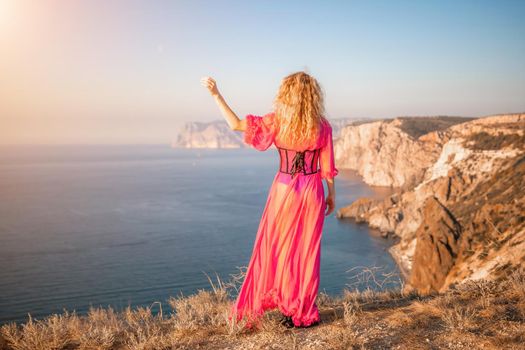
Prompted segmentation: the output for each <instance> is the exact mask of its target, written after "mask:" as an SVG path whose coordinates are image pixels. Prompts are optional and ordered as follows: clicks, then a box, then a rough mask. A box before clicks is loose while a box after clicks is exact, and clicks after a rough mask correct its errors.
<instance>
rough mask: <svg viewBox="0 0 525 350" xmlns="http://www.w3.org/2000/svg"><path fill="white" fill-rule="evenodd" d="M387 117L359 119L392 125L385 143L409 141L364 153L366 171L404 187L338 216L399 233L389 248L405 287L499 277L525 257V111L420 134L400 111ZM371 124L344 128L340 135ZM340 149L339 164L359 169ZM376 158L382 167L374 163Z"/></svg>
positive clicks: (425, 289)
mask: <svg viewBox="0 0 525 350" xmlns="http://www.w3.org/2000/svg"><path fill="white" fill-rule="evenodd" d="M376 123H377V122H376ZM380 123H385V124H387V125H383V126H379V125H372V126H370V125H368V126H366V125H365V126H357V128H366V129H369V130H370V129H373V130H377V129H382V130H386V132H383V133H376V135H377V136H376V137H379V138H382V139H383V142H387V140H390V139H393V140H404V141H402V142H398V143H395V146H396V147H393V146H388V147H387V148H386V149H385V150H381V149H380V150H376V151H372V152H370V151H369V152H368V154H369V155H375V157H370V156H369V157H367V158H366V159H368V162H369V164H367V166H366V167H365V168H361V173H363V176H365V181H366V180H367V178H366V176H367V174H371V178H370V179H368V181H367V182H368V183H373V184H382V185H391V186H394V187H399V191H397V192H396V193H394V194H393V195H391V196H388V197H387V198H385V199H384V200H376V199H371V198H360V199H358V200H356V201H354V202H353V203H351V204H350V205H348V206H345V207H343V208H341V209H339V210H338V212H337V216H338V217H339V218H344V217H349V218H353V219H355V220H356V221H359V222H367V223H368V224H369V225H370V226H371V227H374V228H377V229H379V230H380V231H381V232H383V234H384V235H388V234H392V235H395V236H397V237H398V238H399V242H398V243H396V244H395V245H394V246H392V247H391V248H390V249H389V251H390V253H391V254H392V256H393V257H394V259H395V260H396V262H397V263H398V265H399V267H400V269H401V271H402V273H403V275H404V277H405V281H406V282H407V283H406V286H405V287H406V288H407V289H412V288H415V289H417V290H418V291H420V292H422V293H429V292H431V291H443V290H445V289H447V288H449V287H450V286H451V285H452V284H455V283H462V282H464V281H466V280H469V279H480V278H487V279H496V280H497V279H498V278H502V277H503V276H504V275H506V274H508V273H510V271H512V270H514V269H516V268H517V267H519V266H520V265H522V264H523V263H524V262H525V249H524V248H525V199H524V193H525V190H524V189H525V181H524V179H525V134H524V133H525V115H524V114H506V115H494V116H488V117H482V118H477V119H472V120H468V121H465V122H462V123H455V124H452V125H450V126H448V127H446V128H443V129H439V130H433V131H429V132H427V133H423V134H421V135H419V136H418V138H417V139H414V138H413V137H412V138H411V135H410V132H407V131H403V128H402V127H400V126H399V125H400V124H401V123H402V120H401V119H396V120H394V121H384V122H380ZM405 123H407V124H410V120H406V121H405ZM416 123H417V121H416ZM347 128H349V127H347ZM352 128H354V129H355V127H352ZM363 132H364V131H363V130H343V131H342V135H357V134H359V133H363ZM357 140H358V139H357ZM374 140H375V139H374ZM407 140H409V141H407ZM338 142H340V144H338V145H337V146H338V147H339V148H340V149H357V147H361V146H362V141H356V139H354V142H357V143H358V146H354V148H352V146H348V143H352V140H351V139H347V140H344V139H342V140H339V141H338ZM375 142H376V143H374V141H371V145H376V144H377V142H379V141H377V140H376V141H375ZM388 152H391V153H392V154H391V156H390V157H388ZM338 157H339V158H338V159H343V160H342V161H341V163H339V164H340V165H342V164H348V165H352V168H353V169H356V170H359V163H355V159H356V158H357V156H356V155H354V154H348V155H344V154H343V153H339V154H338ZM344 157H348V158H350V161H349V162H347V163H345V162H344ZM385 162H386V165H385ZM375 167H378V168H379V169H382V170H377V169H376V170H368V169H374V168H375ZM411 179H412V180H411Z"/></svg>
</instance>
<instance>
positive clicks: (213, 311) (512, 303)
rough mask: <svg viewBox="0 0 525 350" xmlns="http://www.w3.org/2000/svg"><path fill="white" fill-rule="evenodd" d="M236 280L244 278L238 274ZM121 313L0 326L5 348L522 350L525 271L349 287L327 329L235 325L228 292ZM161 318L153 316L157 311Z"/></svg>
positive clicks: (329, 305) (272, 317) (328, 315)
mask: <svg viewBox="0 0 525 350" xmlns="http://www.w3.org/2000/svg"><path fill="white" fill-rule="evenodd" d="M240 277H241V278H239V279H238V280H242V276H240ZM235 284H236V283H230V284H228V283H222V284H221V283H220V281H219V284H218V285H217V286H214V285H213V284H212V287H213V289H212V290H200V291H199V292H198V293H196V294H194V295H190V296H180V297H177V298H174V297H172V298H170V299H169V300H168V304H169V306H170V309H168V308H167V307H166V306H165V305H164V304H162V303H160V304H159V303H154V305H152V306H151V307H146V308H138V309H131V308H127V309H125V310H123V311H121V312H116V311H114V310H113V309H102V308H92V309H91V310H90V311H89V313H88V315H85V316H79V315H77V314H75V313H70V312H65V313H63V314H61V315H52V316H50V317H48V318H46V319H43V320H32V319H31V320H30V321H28V322H27V323H25V324H23V325H16V324H14V323H12V324H7V325H4V326H2V327H1V328H0V349H5V350H14V349H64V350H65V349H98V350H109V349H116V350H120V349H146V350H147V349H164V350H167V349H188V350H189V349H214V350H215V349H238V350H244V349H312V350H314V349H315V350H317V349H330V350H339V349H341V350H342V349H345V350H346V349H489V350H491V349H494V350H496V349H498V350H499V349H523V344H524V343H525V271H523V270H516V271H514V272H513V273H512V274H510V275H508V276H506V278H505V279H503V280H501V281H498V282H494V281H486V280H478V281H470V282H468V283H465V284H462V285H458V286H457V287H454V288H451V289H450V290H448V291H446V292H444V293H439V294H438V293H433V294H429V295H425V296H422V295H419V294H418V293H416V292H415V291H412V292H403V291H401V290H389V291H380V290H379V291H373V290H372V289H370V290H368V291H365V292H357V291H351V290H348V289H347V290H345V293H344V294H343V295H341V296H340V297H337V298H331V297H329V296H327V295H326V294H323V293H321V294H319V296H318V299H317V304H318V306H319V311H320V313H321V323H320V324H319V325H318V326H315V327H311V328H302V329H301V328H292V329H287V328H285V327H284V326H283V325H280V324H279V323H278V319H279V316H280V315H279V313H278V312H277V311H276V310H274V311H269V312H267V313H266V314H265V316H264V318H263V322H262V325H261V328H260V329H252V330H248V329H244V328H243V323H240V324H238V325H235V326H233V327H231V326H230V325H229V324H228V322H227V311H228V309H229V307H230V305H231V302H232V298H231V297H230V296H229V294H230V293H231V292H232V286H233V285H235ZM159 308H160V310H161V312H157V313H154V311H157V310H159Z"/></svg>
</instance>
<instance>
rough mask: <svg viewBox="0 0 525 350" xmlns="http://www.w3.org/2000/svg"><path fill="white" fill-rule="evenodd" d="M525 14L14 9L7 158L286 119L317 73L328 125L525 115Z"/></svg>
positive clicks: (0, 100) (6, 1) (178, 5)
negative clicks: (47, 147)
mask: <svg viewBox="0 0 525 350" xmlns="http://www.w3.org/2000/svg"><path fill="white" fill-rule="evenodd" d="M524 14H525V1H509V0H500V1H496V0H493V1H483V0H472V1H461V0H458V1H443V0H442V1H423V0H421V1H375V0H370V1H350V0H347V1H221V0H216V1H196V0H192V1H152V0H150V1H146V0H145V1H133V0H128V1H125V0H121V1H118V0H113V1H108V0H85V1H75V0H69V1H68V0H63V1H50V0H39V1H28V0H0V144H100V143H102V144H127V143H136V144H143V143H157V144H162V143H171V142H172V141H173V140H174V139H175V138H176V136H177V133H178V131H179V128H180V127H181V126H182V125H183V124H184V123H185V122H188V121H204V122H206V121H211V120H216V119H222V118H223V117H222V116H221V114H220V111H219V109H218V107H217V106H216V104H215V101H214V100H213V99H212V98H211V96H210V95H209V93H208V91H207V90H206V89H205V88H204V87H203V86H202V85H201V84H200V78H201V77H203V76H211V77H213V78H214V79H215V80H216V81H217V84H218V87H219V90H220V91H221V93H222V95H223V96H224V98H225V99H226V101H227V102H228V104H229V105H230V107H231V108H232V109H233V110H234V111H235V112H236V113H237V115H238V116H239V117H240V118H244V117H245V116H246V114H256V115H262V114H265V113H268V112H269V111H271V109H272V105H273V99H274V97H275V95H276V93H277V89H278V88H279V85H280V81H281V79H282V78H283V77H284V76H286V75H288V74H290V73H293V72H296V71H300V70H303V71H306V72H308V73H309V74H311V75H313V76H314V77H315V78H316V79H317V80H318V81H319V83H320V84H321V86H322V88H323V91H324V94H325V107H326V116H327V117H328V118H332V119H337V118H392V117H396V116H416V115H417V116H431V115H454V116H486V115H492V114H499V113H517V112H525V58H524V57H525V21H523V15H524Z"/></svg>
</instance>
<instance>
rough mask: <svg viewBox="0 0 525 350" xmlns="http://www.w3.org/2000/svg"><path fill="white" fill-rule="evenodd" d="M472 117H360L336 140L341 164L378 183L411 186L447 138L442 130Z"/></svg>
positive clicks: (371, 182)
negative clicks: (374, 118)
mask: <svg viewBox="0 0 525 350" xmlns="http://www.w3.org/2000/svg"><path fill="white" fill-rule="evenodd" d="M469 120H472V118H462V117H446V116H444V117H443V116H436V117H398V118H395V119H382V120H377V121H373V122H367V121H356V122H353V123H351V124H349V125H347V126H346V127H344V128H343V129H342V130H341V133H340V135H339V138H338V140H337V141H336V142H335V143H334V152H335V157H336V164H337V165H338V167H339V168H349V169H354V170H356V171H357V172H358V173H359V174H360V175H361V176H363V179H364V181H365V182H366V183H367V184H369V185H374V186H393V187H410V186H411V185H414V184H416V183H419V182H420V181H421V180H422V178H423V175H424V172H425V170H426V169H427V168H428V167H429V166H431V165H432V164H433V163H434V162H435V161H436V159H437V157H438V156H439V154H440V150H441V148H442V147H443V144H444V143H445V142H446V141H447V140H446V134H444V133H443V132H442V130H445V129H446V128H448V127H449V126H451V125H455V124H458V123H463V122H466V121H469Z"/></svg>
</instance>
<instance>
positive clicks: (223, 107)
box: [201, 77, 246, 131]
mask: <svg viewBox="0 0 525 350" xmlns="http://www.w3.org/2000/svg"><path fill="white" fill-rule="evenodd" d="M201 83H202V85H203V86H205V87H206V88H208V90H209V91H210V94H211V95H212V97H213V99H214V100H215V102H216V103H217V105H218V106H219V109H220V111H221V113H222V115H223V116H224V118H225V119H226V122H227V123H228V125H229V127H230V129H232V130H235V131H245V130H246V119H242V120H241V119H239V117H238V116H237V114H235V112H234V111H232V109H231V108H230V106H228V104H227V103H226V101H225V100H224V98H223V97H222V95H221V93H220V92H219V89H218V88H217V83H216V82H215V80H214V79H213V78H211V77H203V78H202V79H201Z"/></svg>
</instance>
